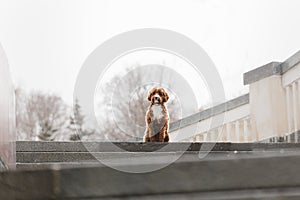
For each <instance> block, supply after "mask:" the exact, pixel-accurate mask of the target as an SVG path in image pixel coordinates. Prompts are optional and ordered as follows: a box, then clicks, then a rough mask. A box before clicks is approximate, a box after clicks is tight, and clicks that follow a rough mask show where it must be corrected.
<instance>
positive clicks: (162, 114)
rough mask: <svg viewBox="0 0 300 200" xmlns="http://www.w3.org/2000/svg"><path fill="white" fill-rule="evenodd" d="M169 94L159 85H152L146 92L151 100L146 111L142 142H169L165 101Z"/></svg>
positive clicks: (167, 114)
mask: <svg viewBox="0 0 300 200" xmlns="http://www.w3.org/2000/svg"><path fill="white" fill-rule="evenodd" d="M168 99H169V96H168V94H167V93H166V91H165V90H164V89H163V88H161V87H154V88H152V89H151V90H150V91H149V93H148V100H149V101H150V102H151V103H150V106H149V107H148V111H147V113H146V125H147V127H146V132H145V136H144V142H169V135H168V129H169V113H168V110H167V107H166V105H165V103H166V102H167V101H168Z"/></svg>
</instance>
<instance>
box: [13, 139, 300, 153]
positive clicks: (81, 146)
mask: <svg viewBox="0 0 300 200" xmlns="http://www.w3.org/2000/svg"><path fill="white" fill-rule="evenodd" d="M203 144H207V145H209V146H213V147H212V149H211V151H255V150H278V149H279V150H280V149H294V148H297V149H300V143H290V144H288V143H176V142H174V143H172V142H171V143H155V142H154V143H143V142H113V143H110V142H33V141H17V142H16V150H17V153H20V152H88V150H89V151H91V152H154V151H157V152H176V151H199V150H200V149H201V147H202V146H203ZM86 146H88V150H87V148H86ZM163 147H164V148H163Z"/></svg>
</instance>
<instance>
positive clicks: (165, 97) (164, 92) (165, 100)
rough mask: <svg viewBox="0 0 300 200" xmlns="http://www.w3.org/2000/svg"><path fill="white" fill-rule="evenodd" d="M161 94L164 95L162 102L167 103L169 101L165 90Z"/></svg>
mask: <svg viewBox="0 0 300 200" xmlns="http://www.w3.org/2000/svg"><path fill="white" fill-rule="evenodd" d="M163 94H164V97H163V101H164V102H167V101H168V100H169V95H168V93H167V92H166V91H165V90H163Z"/></svg>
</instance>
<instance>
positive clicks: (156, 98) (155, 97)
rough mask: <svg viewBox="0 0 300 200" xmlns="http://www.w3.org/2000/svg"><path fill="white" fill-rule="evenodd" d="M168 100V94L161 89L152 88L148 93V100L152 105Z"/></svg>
mask: <svg viewBox="0 0 300 200" xmlns="http://www.w3.org/2000/svg"><path fill="white" fill-rule="evenodd" d="M168 99H169V95H168V93H167V92H166V91H165V90H164V89H163V88H161V87H154V88H152V89H151V90H150V91H149V93H148V100H149V101H151V102H152V103H153V104H162V103H164V102H167V101H168Z"/></svg>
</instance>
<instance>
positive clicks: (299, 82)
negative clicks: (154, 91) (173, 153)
mask: <svg viewBox="0 0 300 200" xmlns="http://www.w3.org/2000/svg"><path fill="white" fill-rule="evenodd" d="M244 84H245V85H249V94H247V95H243V96H241V97H238V98H236V99H233V100H230V101H228V102H225V103H223V104H220V105H217V106H215V107H212V108H210V109H207V110H204V111H201V112H199V113H197V114H194V115H192V116H189V117H187V118H185V119H182V120H180V121H178V122H175V123H173V124H171V128H170V132H171V139H172V138H173V140H175V141H190V142H259V141H268V140H270V141H274V142H278V141H282V138H283V141H286V142H298V136H297V137H296V136H295V133H296V132H298V130H299V129H300V51H299V52H297V53H296V54H294V55H293V56H291V57H290V58H288V59H287V60H286V61H284V62H271V63H269V64H266V65H264V66H262V67H259V68H257V69H254V70H252V71H249V72H247V73H245V74H244ZM218 117H222V118H224V119H223V120H222V122H221V123H219V124H214V125H212V124H211V121H212V120H213V119H214V118H218ZM179 127H180V128H181V129H182V130H183V131H181V132H184V134H182V135H181V136H179V137H178V136H177V135H176V137H175V136H174V135H175V134H174V132H176V130H178V128H179ZM192 127H194V130H195V129H196V131H193V133H192V134H191V133H188V130H191V129H192ZM185 130H186V131H185ZM172 134H173V135H172ZM293 134H294V135H293ZM291 136H292V137H291ZM291 138H293V141H292V140H291Z"/></svg>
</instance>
